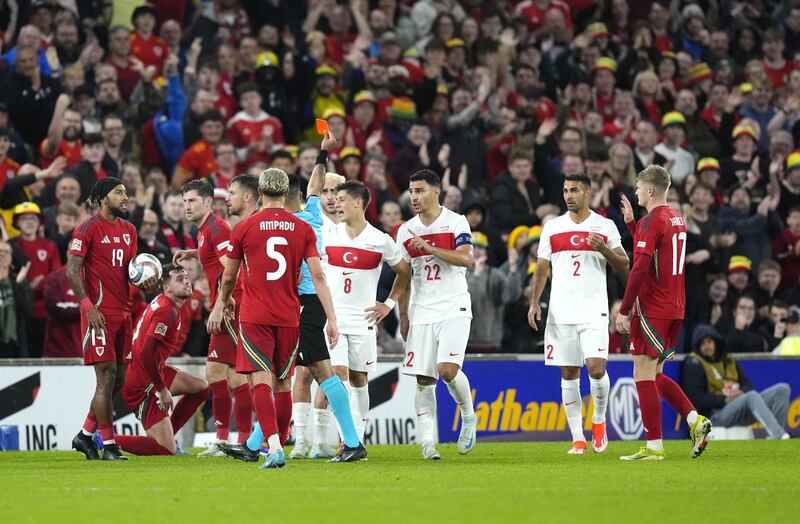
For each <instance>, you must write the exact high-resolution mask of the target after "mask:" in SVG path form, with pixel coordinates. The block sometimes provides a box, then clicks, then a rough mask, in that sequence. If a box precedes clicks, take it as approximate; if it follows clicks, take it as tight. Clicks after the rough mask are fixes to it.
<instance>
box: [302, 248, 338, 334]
mask: <svg viewBox="0 0 800 524" xmlns="http://www.w3.org/2000/svg"><path fill="white" fill-rule="evenodd" d="M306 263H307V264H308V272H309V273H311V280H312V281H313V282H314V289H315V290H316V291H317V298H319V301H320V303H321V304H322V309H324V310H325V316H326V317H327V318H328V323H327V324H326V326H325V332H326V334H327V335H328V347H329V348H331V349H332V348H334V347H336V344H337V343H338V342H339V328H338V327H337V325H336V312H335V311H334V309H333V299H332V298H331V290H330V289H329V288H328V282H327V280H326V279H325V272H324V271H323V270H322V262H321V261H320V259H319V257H309V258H307V259H306Z"/></svg>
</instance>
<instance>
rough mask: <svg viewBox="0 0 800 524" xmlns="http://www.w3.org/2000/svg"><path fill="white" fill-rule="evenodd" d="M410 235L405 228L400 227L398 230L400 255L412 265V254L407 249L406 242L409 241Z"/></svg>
mask: <svg viewBox="0 0 800 524" xmlns="http://www.w3.org/2000/svg"><path fill="white" fill-rule="evenodd" d="M408 238H409V235H408V233H407V232H406V228H405V227H402V226H401V227H400V229H398V230H397V244H396V245H397V250H398V251H399V252H400V255H401V256H402V257H403V260H405V261H406V262H408V263H410V262H411V254H410V253H409V252H408V249H406V240H408Z"/></svg>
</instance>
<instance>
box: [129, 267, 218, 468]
mask: <svg viewBox="0 0 800 524" xmlns="http://www.w3.org/2000/svg"><path fill="white" fill-rule="evenodd" d="M161 282H162V288H163V292H162V293H161V294H160V295H158V296H157V297H156V298H154V299H153V301H152V302H150V305H149V306H148V307H147V309H146V310H145V311H144V313H143V314H142V317H141V318H140V319H139V323H138V324H137V326H136V330H135V331H134V334H133V362H132V363H131V365H130V370H129V371H128V379H127V381H126V382H125V386H124V387H123V388H122V398H124V399H125V402H126V403H127V404H128V407H130V408H131V410H133V412H134V414H135V415H136V418H138V419H139V421H140V422H141V423H142V426H144V429H145V431H146V432H147V436H146V437H143V436H138V435H117V436H116V440H117V444H118V445H119V447H120V448H122V449H123V450H125V451H127V452H128V453H133V454H134V455H174V454H175V433H176V432H177V431H178V430H179V429H180V428H181V427H183V425H184V424H186V422H187V421H188V420H189V419H190V418H191V417H192V415H193V414H194V412H195V411H196V410H197V408H198V407H199V406H200V404H202V403H203V402H204V401H205V400H206V397H207V396H208V382H206V381H205V380H203V379H202V378H200V377H196V376H194V375H190V374H189V373H186V372H185V371H180V370H178V369H177V368H174V367H172V366H167V365H166V360H167V357H169V356H170V355H171V354H172V352H173V350H174V349H175V343H176V341H177V339H178V334H179V333H180V330H181V328H182V327H183V326H181V318H180V307H181V306H182V305H183V302H184V301H185V300H186V299H187V298H189V297H190V296H191V295H192V283H191V281H190V280H189V276H188V275H187V274H186V270H184V269H183V268H182V267H181V266H178V265H173V264H167V265H165V266H164V269H163V272H162V277H161ZM172 395H183V398H182V399H181V400H180V401H179V402H178V403H177V404H176V405H175V407H174V409H173V410H172V416H171V417H170V416H169V411H170V409H171V408H172V407H173V406H172Z"/></svg>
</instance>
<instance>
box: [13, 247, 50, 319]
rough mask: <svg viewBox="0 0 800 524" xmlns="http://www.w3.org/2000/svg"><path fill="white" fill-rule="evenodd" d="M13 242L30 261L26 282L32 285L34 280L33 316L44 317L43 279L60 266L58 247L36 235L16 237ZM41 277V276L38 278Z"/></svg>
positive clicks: (45, 315) (45, 313)
mask: <svg viewBox="0 0 800 524" xmlns="http://www.w3.org/2000/svg"><path fill="white" fill-rule="evenodd" d="M14 242H16V243H17V245H18V246H19V247H20V249H22V252H23V253H25V255H26V256H27V257H28V260H30V262H31V267H30V269H29V270H28V282H30V283H31V286H32V287H33V285H34V281H36V280H38V282H36V286H35V287H33V317H34V318H46V317H47V311H46V310H45V307H44V279H45V278H46V277H47V275H49V274H50V272H51V271H55V270H56V269H58V268H60V267H61V257H60V256H59V254H58V247H56V245H55V244H54V243H53V242H51V241H49V240H47V239H45V238H42V237H36V238H35V239H33V240H25V239H23V238H22V237H17V238H16V239H14ZM40 277H41V278H40Z"/></svg>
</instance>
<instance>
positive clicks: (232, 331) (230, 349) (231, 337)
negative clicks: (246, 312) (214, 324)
mask: <svg viewBox="0 0 800 524" xmlns="http://www.w3.org/2000/svg"><path fill="white" fill-rule="evenodd" d="M235 325H236V324H235V323H234V322H231V321H230V320H228V318H227V317H225V319H224V321H223V322H222V329H221V331H220V333H219V335H214V334H212V335H211V341H210V343H209V344H208V361H209V362H220V363H222V364H227V365H228V366H231V367H234V366H235V365H236V346H237V345H238V338H239V337H238V336H237V335H236V328H235V327H234V326H235Z"/></svg>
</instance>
